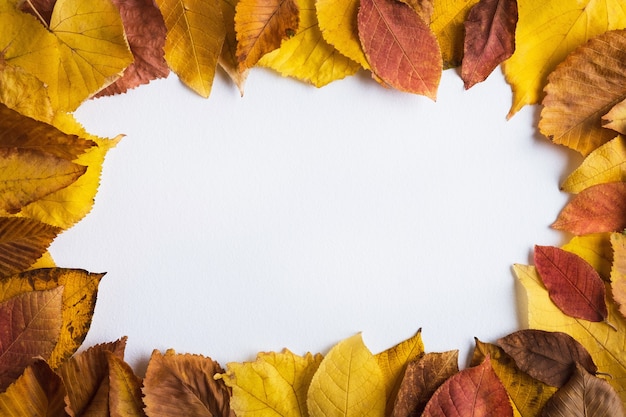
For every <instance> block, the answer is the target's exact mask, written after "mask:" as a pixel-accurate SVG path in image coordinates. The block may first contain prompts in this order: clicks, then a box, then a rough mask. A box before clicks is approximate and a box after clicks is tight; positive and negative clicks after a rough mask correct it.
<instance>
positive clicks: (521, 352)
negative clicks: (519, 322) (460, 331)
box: [498, 330, 598, 387]
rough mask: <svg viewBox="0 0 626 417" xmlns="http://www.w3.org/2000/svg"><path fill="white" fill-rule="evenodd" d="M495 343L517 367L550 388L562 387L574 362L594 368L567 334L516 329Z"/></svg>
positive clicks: (570, 374) (587, 354)
mask: <svg viewBox="0 0 626 417" xmlns="http://www.w3.org/2000/svg"><path fill="white" fill-rule="evenodd" d="M498 344H499V345H500V346H501V347H502V349H504V351H505V352H506V353H507V354H508V355H510V356H511V357H512V358H513V359H514V360H515V364H516V365H517V366H518V367H519V369H521V370H522V371H524V372H526V373H527V374H528V375H530V376H532V377H533V378H536V379H538V380H539V381H542V382H544V383H546V384H548V385H551V386H553V387H561V386H563V385H564V384H565V383H566V382H567V381H568V380H569V378H570V377H571V376H572V372H573V371H574V368H575V365H576V364H577V363H579V364H580V365H581V366H583V367H584V368H585V369H587V371H589V372H591V373H594V374H595V373H596V372H597V371H598V368H597V366H596V364H595V363H594V362H593V359H592V358H591V355H590V354H589V352H587V349H585V348H584V347H583V345H581V344H580V343H579V342H578V341H576V340H575V339H574V338H573V337H572V336H570V335H568V334H567V333H562V332H547V331H544V330H519V331H517V332H515V333H511V334H510V335H508V336H505V337H503V338H501V339H499V340H498Z"/></svg>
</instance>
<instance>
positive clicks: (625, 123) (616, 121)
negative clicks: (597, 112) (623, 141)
mask: <svg viewBox="0 0 626 417" xmlns="http://www.w3.org/2000/svg"><path fill="white" fill-rule="evenodd" d="M602 120H603V121H606V123H604V124H603V126H604V127H606V128H607V129H613V130H615V131H616V132H619V133H621V134H622V135H626V100H622V101H620V102H619V103H617V104H616V105H615V106H613V108H612V109H611V110H610V111H609V112H608V113H607V114H605V115H604V116H602Z"/></svg>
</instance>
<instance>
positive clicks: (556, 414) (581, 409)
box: [541, 365, 626, 417]
mask: <svg viewBox="0 0 626 417" xmlns="http://www.w3.org/2000/svg"><path fill="white" fill-rule="evenodd" d="M624 415H626V414H625V413H624V406H623V405H622V402H621V401H620V398H619V396H618V395H617V394H616V392H615V390H614V389H613V388H612V387H611V386H610V385H609V384H608V383H607V382H606V381H604V380H602V379H600V378H596V377H594V376H593V375H591V374H589V372H587V371H586V370H585V369H584V368H583V367H582V366H580V365H576V371H575V372H574V375H573V376H572V377H571V379H570V380H569V381H568V382H567V383H566V384H565V385H564V386H563V387H562V388H561V389H559V390H558V391H557V392H556V394H554V396H553V397H552V398H551V399H550V401H548V403H547V404H546V406H545V407H544V408H543V411H542V413H541V416H542V417H571V416H594V417H623V416H624Z"/></svg>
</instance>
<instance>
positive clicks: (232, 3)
mask: <svg viewBox="0 0 626 417" xmlns="http://www.w3.org/2000/svg"><path fill="white" fill-rule="evenodd" d="M238 2H239V0H222V1H221V2H220V4H221V6H222V16H223V17H224V27H225V28H226V37H225V38H224V45H223V46H222V53H221V54H220V57H219V59H218V64H219V65H220V67H222V69H223V70H224V71H225V72H226V74H228V76H229V77H230V79H231V80H233V82H234V83H235V85H237V87H238V88H239V93H240V94H241V96H243V86H244V84H245V82H246V78H247V77H248V72H249V71H248V70H243V71H239V61H238V60H237V34H236V33H235V8H236V6H237V3H238Z"/></svg>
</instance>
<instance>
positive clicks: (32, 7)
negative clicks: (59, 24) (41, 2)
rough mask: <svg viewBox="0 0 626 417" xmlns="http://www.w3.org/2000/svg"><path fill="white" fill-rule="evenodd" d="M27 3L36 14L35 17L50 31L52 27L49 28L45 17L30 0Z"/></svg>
mask: <svg viewBox="0 0 626 417" xmlns="http://www.w3.org/2000/svg"><path fill="white" fill-rule="evenodd" d="M26 3H28V5H29V6H30V8H31V9H32V10H33V12H35V15H36V16H37V17H38V18H39V20H40V21H41V23H42V24H43V25H44V26H45V27H46V29H50V27H49V26H48V22H46V19H44V18H43V16H42V15H41V14H40V13H39V10H37V9H36V8H35V6H34V5H33V3H32V2H31V1H30V0H26Z"/></svg>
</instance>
